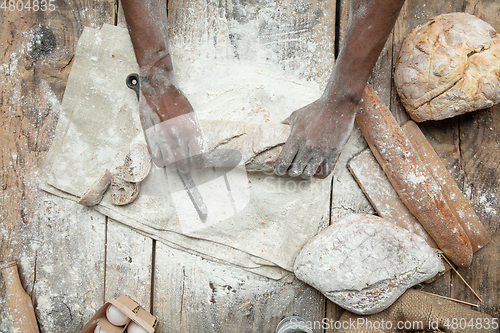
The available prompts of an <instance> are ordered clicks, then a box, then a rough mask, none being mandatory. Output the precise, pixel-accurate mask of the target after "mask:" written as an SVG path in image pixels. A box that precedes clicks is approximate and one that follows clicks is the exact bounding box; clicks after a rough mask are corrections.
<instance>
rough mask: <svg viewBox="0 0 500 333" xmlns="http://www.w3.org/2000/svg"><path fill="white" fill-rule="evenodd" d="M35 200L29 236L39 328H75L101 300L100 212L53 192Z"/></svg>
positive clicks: (102, 228) (102, 234) (102, 221)
mask: <svg viewBox="0 0 500 333" xmlns="http://www.w3.org/2000/svg"><path fill="white" fill-rule="evenodd" d="M44 198H45V199H44V201H43V202H41V203H40V205H39V209H38V214H39V223H40V224H39V228H38V230H37V234H36V235H35V236H34V239H33V242H34V243H35V244H36V245H37V250H36V257H35V268H36V271H35V274H36V279H35V284H34V290H33V294H34V296H35V311H36V314H37V316H38V322H39V325H40V328H41V331H42V332H51V333H52V332H53V333H59V332H61V333H62V332H78V331H79V330H80V329H81V328H82V327H83V325H84V324H85V322H86V321H87V320H89V319H90V317H92V315H93V314H94V312H95V310H97V309H98V308H99V307H100V306H101V305H102V304H103V301H104V300H103V291H104V259H105V257H104V254H105V252H104V251H105V248H104V245H105V234H106V232H105V217H104V216H102V215H101V214H99V213H97V212H96V211H94V210H92V209H89V208H88V207H85V206H82V205H79V204H77V203H75V202H73V201H69V200H66V199H62V198H59V197H56V196H53V195H49V194H46V195H44Z"/></svg>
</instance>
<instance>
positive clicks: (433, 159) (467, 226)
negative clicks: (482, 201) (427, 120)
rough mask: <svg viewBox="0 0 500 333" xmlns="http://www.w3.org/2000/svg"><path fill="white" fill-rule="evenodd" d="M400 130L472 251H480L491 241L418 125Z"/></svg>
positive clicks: (409, 123)
mask: <svg viewBox="0 0 500 333" xmlns="http://www.w3.org/2000/svg"><path fill="white" fill-rule="evenodd" d="M402 130H403V132H404V133H405V134H406V136H407V137H408V139H409V140H410V142H411V143H412V145H413V147H414V148H415V150H416V151H417V153H418V155H419V157H420V159H421V160H422V162H424V164H425V165H426V167H427V170H429V172H430V173H431V174H432V176H433V177H434V179H435V180H436V181H437V182H438V183H439V185H440V186H441V192H442V193H443V195H444V198H445V200H446V202H447V203H448V206H449V207H450V209H451V212H452V213H453V215H454V216H455V218H456V219H457V221H458V222H459V223H460V225H461V226H462V228H464V231H465V233H466V234H467V237H468V238H469V240H470V243H471V246H472V251H474V252H476V251H477V250H479V249H481V248H482V247H483V246H485V245H486V244H488V243H489V242H490V241H491V237H490V235H489V234H488V231H487V230H486V229H485V228H484V226H483V225H482V223H481V221H480V220H479V217H478V216H477V215H476V213H475V212H474V210H473V209H472V207H471V205H470V204H469V201H468V200H467V199H466V198H465V196H464V195H463V193H462V191H460V189H459V188H458V186H457V184H456V183H455V180H454V179H453V177H451V175H450V173H449V172H448V170H446V167H445V166H444V164H443V162H442V161H441V159H440V158H439V156H438V155H437V153H436V152H435V151H434V149H433V148H432V146H431V145H430V143H429V141H427V139H426V138H425V136H424V134H423V133H422V131H420V128H419V127H418V125H417V124H415V123H414V122H413V121H408V122H407V123H406V124H404V125H403V126H402Z"/></svg>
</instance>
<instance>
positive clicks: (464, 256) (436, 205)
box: [356, 85, 473, 267]
mask: <svg viewBox="0 0 500 333" xmlns="http://www.w3.org/2000/svg"><path fill="white" fill-rule="evenodd" d="M360 106H361V107H360V110H359V111H358V114H357V116H356V121H357V123H358V125H359V127H360V128H361V131H362V132H363V135H364V137H365V139H366V141H367V142H368V145H369V146H370V149H371V150H372V152H373V155H374V156H375V158H376V159H377V161H378V162H379V164H380V166H381V167H382V169H383V170H384V172H385V174H386V175H387V178H389V181H390V182H391V184H392V186H393V187H394V189H395V190H396V192H397V193H398V195H399V196H400V198H401V200H402V201H403V202H404V204H405V205H406V206H407V207H408V209H409V210H410V212H411V213H412V214H413V215H414V216H415V217H416V218H417V220H418V221H419V222H420V223H421V224H422V225H423V227H424V228H425V230H427V232H428V233H429V234H430V235H431V237H432V238H433V239H434V241H435V242H436V244H437V245H438V247H439V249H440V250H441V251H443V253H444V254H445V255H446V256H447V257H448V258H449V259H450V260H451V261H452V262H453V263H455V264H456V265H457V266H459V267H467V266H469V265H470V264H471V262H472V254H473V252H472V246H471V243H470V241H469V238H468V237H467V234H466V233H465V231H464V229H463V228H462V226H461V225H460V223H459V222H458V221H457V219H456V218H455V216H454V215H453V213H452V212H451V209H450V207H449V206H448V204H447V202H446V199H445V198H444V195H443V194H442V192H441V187H440V186H439V184H438V183H437V182H436V180H435V179H434V178H433V177H432V175H431V174H430V173H429V171H428V170H427V168H426V167H425V165H424V163H423V162H422V160H421V159H420V157H419V156H418V154H417V152H416V151H415V149H414V148H413V146H412V145H411V143H410V141H409V140H408V138H406V136H405V135H404V133H403V131H402V130H401V128H400V127H399V126H398V124H397V122H396V119H394V117H393V116H392V115H391V113H390V111H389V110H388V109H387V107H386V106H385V105H384V104H383V103H382V101H381V100H380V99H379V98H378V96H377V94H376V93H375V91H374V90H373V88H372V87H371V86H369V85H367V86H366V88H365V91H364V94H363V97H362V100H361V102H360Z"/></svg>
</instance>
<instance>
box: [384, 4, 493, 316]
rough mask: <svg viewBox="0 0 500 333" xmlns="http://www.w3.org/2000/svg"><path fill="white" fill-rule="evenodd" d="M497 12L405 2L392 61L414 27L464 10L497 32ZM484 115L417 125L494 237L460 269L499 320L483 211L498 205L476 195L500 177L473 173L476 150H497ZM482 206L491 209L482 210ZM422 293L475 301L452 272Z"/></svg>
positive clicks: (488, 221) (395, 108)
mask: <svg viewBox="0 0 500 333" xmlns="http://www.w3.org/2000/svg"><path fill="white" fill-rule="evenodd" d="M498 10H499V4H498V2H496V1H492V0H486V1H483V0H473V1H446V2H445V1H435V2H429V1H425V2H421V1H407V2H406V3H405V6H404V7H403V10H402V13H401V15H400V17H399V20H398V21H397V23H396V26H395V29H394V32H393V36H394V38H393V43H394V49H393V58H394V59H396V58H397V56H398V53H399V48H400V46H401V44H402V41H403V40H404V38H405V36H406V34H407V33H408V32H409V31H410V30H411V29H412V28H414V27H416V26H417V25H419V24H423V23H425V22H426V21H427V20H429V19H430V18H432V17H434V16H437V15H439V14H444V13H450V12H455V11H465V12H468V13H471V14H474V15H476V16H478V17H479V18H481V19H484V20H486V21H487V22H488V23H490V24H491V25H492V26H493V27H494V28H496V29H497V30H498V29H500V17H499V11H498ZM391 95H392V104H391V111H392V112H393V114H395V116H396V117H397V119H398V120H399V121H400V122H403V121H405V120H406V119H408V116H407V115H405V113H404V110H403V108H402V106H401V105H400V103H399V100H398V97H397V94H396V92H395V91H394V88H393V92H392V94H391ZM495 109H496V107H493V108H491V110H492V112H493V110H495ZM485 112H486V111H483V112H481V111H480V112H476V113H474V114H471V115H467V116H460V117H455V118H452V119H447V120H443V121H439V122H425V123H422V124H420V125H419V126H420V128H421V130H422V131H423V132H424V134H425V135H426V137H427V139H428V140H429V142H430V143H431V145H432V146H433V148H434V150H435V151H436V152H437V153H438V155H439V157H440V159H441V160H442V161H443V163H444V165H445V166H446V167H447V169H448V171H449V172H450V173H451V175H452V176H453V178H454V180H455V181H456V182H457V184H458V185H459V187H460V188H461V190H462V192H463V193H464V194H465V195H466V197H467V198H469V199H470V200H471V202H472V203H473V208H474V210H475V211H476V213H477V214H478V216H479V218H480V220H481V222H482V223H483V224H484V225H485V227H486V228H487V230H488V231H489V232H490V234H491V235H492V242H490V244H488V245H487V246H486V247H485V248H484V249H481V250H480V251H478V252H477V253H475V255H474V260H473V263H472V265H471V266H470V267H469V268H466V269H460V270H459V271H460V273H461V274H462V275H463V276H464V277H465V278H466V280H467V281H469V283H470V284H471V285H472V287H473V288H474V289H475V290H476V291H478V293H479V294H480V296H481V297H482V298H483V299H484V300H485V302H484V303H483V304H482V305H481V310H482V311H484V312H487V313H489V314H491V315H493V316H496V317H498V315H499V313H498V306H497V305H495V304H498V303H499V301H498V296H497V295H498V289H497V288H498V287H496V286H497V285H498V279H497V278H495V277H492V275H491V274H492V273H491V270H492V269H493V270H495V268H494V267H497V266H498V265H497V262H498V252H499V251H498V245H496V243H495V239H498V235H497V234H495V233H494V231H495V230H496V228H497V227H496V224H494V223H492V216H491V215H490V214H488V213H487V212H488V211H489V212H490V213H491V212H492V211H493V210H495V211H496V209H497V208H498V202H497V201H496V199H495V198H494V197H492V196H488V195H487V197H489V199H487V200H486V199H485V197H484V196H481V195H479V193H481V192H480V191H479V192H478V189H477V187H478V186H479V187H483V188H484V189H485V190H486V189H488V191H491V190H493V191H494V188H492V189H490V188H489V187H487V186H485V185H483V184H484V182H485V179H496V178H497V177H498V173H497V172H492V169H489V170H488V171H486V170H478V169H477V166H479V165H484V161H483V160H482V159H483V158H485V156H483V157H480V156H479V155H476V152H477V150H478V149H479V150H486V147H489V153H488V154H487V155H488V158H490V157H491V156H492V155H493V156H495V155H496V151H497V150H495V149H493V148H492V145H491V142H492V140H494V139H493V138H489V137H490V136H489V135H491V133H497V131H498V125H497V124H498V119H492V120H491V123H490V122H488V121H486V122H484V123H483V125H482V126H477V124H476V125H474V123H475V122H476V121H478V120H477V118H481V117H484V114H486V113H485ZM464 119H465V120H464ZM490 128H491V129H490ZM478 131H479V132H480V133H481V132H482V133H484V135H485V136H484V138H483V139H482V140H477V139H476V138H477V136H478ZM486 136H488V139H486ZM493 158H495V157H493ZM479 198H482V199H481V200H482V204H480V203H479ZM485 200H486V201H485ZM485 204H486V205H487V206H488V207H489V208H488V207H485ZM424 290H426V291H430V292H435V293H438V294H441V295H445V296H451V297H455V298H457V299H461V300H465V301H469V302H472V303H478V300H477V299H476V298H475V296H474V295H473V294H472V293H471V292H470V291H469V290H468V288H467V287H466V286H465V285H464V284H463V282H462V281H461V280H460V279H459V278H458V277H457V276H456V275H455V274H454V273H447V274H446V275H445V276H444V277H441V278H440V279H438V280H437V281H436V282H434V283H433V284H431V285H426V286H425V287H424Z"/></svg>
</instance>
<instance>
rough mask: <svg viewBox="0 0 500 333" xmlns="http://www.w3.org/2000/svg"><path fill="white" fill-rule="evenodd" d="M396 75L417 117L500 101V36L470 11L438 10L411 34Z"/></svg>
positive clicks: (442, 116) (406, 103)
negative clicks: (449, 11)
mask: <svg viewBox="0 0 500 333" xmlns="http://www.w3.org/2000/svg"><path fill="white" fill-rule="evenodd" d="M394 81H395V83H396V88H397V91H398V94H399V96H400V98H401V102H402V103H403V106H404V107H405V108H406V111H407V112H408V113H409V115H410V116H411V118H412V119H413V120H414V121H416V122H421V121H426V120H439V119H445V118H450V117H453V116H456V115H459V114H463V113H465V112H470V111H474V110H478V109H484V108H487V107H490V106H492V105H494V104H496V103H498V102H500V36H499V35H498V33H497V32H496V31H495V29H493V27H492V26H491V25H489V24H488V23H486V22H484V21H482V20H480V19H478V18H477V17H475V16H473V15H470V14H466V13H452V14H443V15H440V16H437V17H435V18H433V19H431V20H430V21H429V22H427V23H426V24H424V25H422V26H420V27H417V28H415V29H413V30H412V31H411V32H410V33H409V34H408V36H407V37H406V40H405V41H404V43H403V46H402V47H401V51H400V54H399V59H398V61H397V63H396V71H395V74H394Z"/></svg>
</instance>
